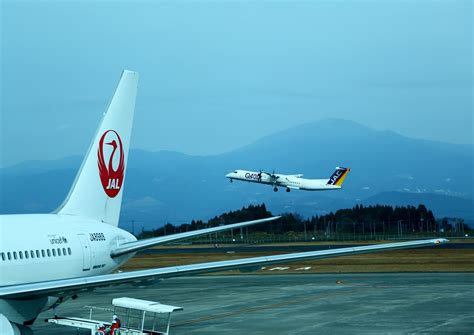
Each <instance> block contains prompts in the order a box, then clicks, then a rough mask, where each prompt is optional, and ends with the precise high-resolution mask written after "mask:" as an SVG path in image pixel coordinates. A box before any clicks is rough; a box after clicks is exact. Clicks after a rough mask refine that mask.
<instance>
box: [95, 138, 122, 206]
mask: <svg viewBox="0 0 474 335" xmlns="http://www.w3.org/2000/svg"><path fill="white" fill-rule="evenodd" d="M107 135H108V136H107ZM106 137H107V138H108V140H109V142H106V143H104V141H105V138H106ZM117 142H118V144H117ZM105 145H110V146H111V147H112V153H111V154H110V156H109V161H108V164H107V165H106V163H105V158H104V147H105ZM117 149H119V153H117ZM116 154H118V155H120V156H117V157H118V164H117V163H116V161H117V159H115V160H114V158H115V157H116V156H115V155H116ZM114 163H115V164H114ZM97 164H98V166H99V176H100V181H101V183H102V187H103V188H104V191H105V193H106V194H107V195H108V196H109V197H110V198H115V197H116V196H117V194H119V192H120V190H121V189H122V184H123V175H124V171H125V162H124V155H123V147H122V140H121V139H120V136H119V134H117V132H116V131H115V130H107V131H106V132H105V133H104V134H103V135H102V137H101V138H100V141H99V149H98V150H97ZM114 165H116V166H117V168H116V169H114Z"/></svg>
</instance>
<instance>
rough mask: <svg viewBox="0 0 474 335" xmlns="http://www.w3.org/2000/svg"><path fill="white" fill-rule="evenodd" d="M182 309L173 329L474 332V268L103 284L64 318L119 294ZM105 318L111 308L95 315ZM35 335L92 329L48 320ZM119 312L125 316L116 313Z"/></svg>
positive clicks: (67, 308)
mask: <svg viewBox="0 0 474 335" xmlns="http://www.w3.org/2000/svg"><path fill="white" fill-rule="evenodd" d="M123 296H126V297H134V298H140V299H147V300H154V301H159V302H161V303H164V304H170V305H174V306H181V307H184V311H182V312H176V313H174V314H173V319H172V327H171V334H382V333H384V334H387V333H388V334H392V333H437V334H445V333H451V334H452V333H457V334H472V333H473V330H474V274H473V273H407V274H400V273H396V274H340V275H333V274H305V275H238V276H197V277H183V278H176V279H167V280H164V281H162V282H161V283H159V284H157V285H155V286H152V287H147V288H138V287H130V286H118V287H114V288H107V289H99V290H96V291H95V292H93V293H89V294H87V295H83V296H81V297H80V298H79V299H77V300H75V301H67V302H66V303H64V304H63V305H62V306H61V307H59V308H58V310H57V313H58V315H60V316H82V317H86V316H87V315H88V310H86V309H84V308H83V306H85V305H94V306H100V307H110V302H111V299H112V298H114V297H123ZM97 315H98V316H101V317H98V319H103V320H108V319H109V318H110V315H111V314H110V313H99V314H97ZM51 316H52V312H47V313H43V314H41V315H40V317H39V318H38V321H37V323H36V324H35V327H33V330H34V331H35V334H39V335H47V334H48V335H49V334H62V335H69V334H70V335H73V334H87V333H86V332H82V333H81V332H79V333H78V332H76V330H74V329H72V328H70V329H69V328H65V327H60V326H53V325H46V324H44V323H43V322H42V321H41V320H42V319H44V318H46V317H51ZM119 316H120V315H119Z"/></svg>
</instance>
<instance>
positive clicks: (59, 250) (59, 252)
mask: <svg viewBox="0 0 474 335" xmlns="http://www.w3.org/2000/svg"><path fill="white" fill-rule="evenodd" d="M58 256H61V249H60V248H58Z"/></svg>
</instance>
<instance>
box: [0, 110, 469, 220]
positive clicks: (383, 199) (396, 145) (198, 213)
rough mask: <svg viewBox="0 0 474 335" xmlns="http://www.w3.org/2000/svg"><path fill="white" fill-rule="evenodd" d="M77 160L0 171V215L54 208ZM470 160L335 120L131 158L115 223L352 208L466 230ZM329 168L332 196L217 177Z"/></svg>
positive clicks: (454, 149) (457, 151) (311, 173)
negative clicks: (390, 210) (422, 212)
mask: <svg viewBox="0 0 474 335" xmlns="http://www.w3.org/2000/svg"><path fill="white" fill-rule="evenodd" d="M243 131H245V130H243ZM151 140H152V139H151ZM216 140H218V139H216ZM81 161H82V157H79V156H71V157H67V158H64V159H60V160H54V161H28V162H23V163H21V164H17V165H14V166H11V167H7V168H3V169H0V197H1V198H0V212H1V213H30V212H49V211H52V210H54V209H55V208H56V207H58V206H59V205H60V203H61V201H62V200H63V198H64V197H65V196H66V195H67V192H68V191H69V188H70V186H71V183H72V182H73V180H74V177H75V174H76V173H77V170H78V168H79V166H80V164H81ZM473 162H474V146H473V145H469V144H466V145H460V144H448V143H442V142H434V141H426V140H419V139H413V138H408V137H405V136H402V135H400V134H397V133H395V132H392V131H378V130H374V129H371V128H368V127H365V126H362V125H360V124H358V123H355V122H352V121H346V120H338V119H329V120H323V121H319V122H314V123H308V124H304V125H301V126H298V127H293V128H289V129H287V130H284V131H281V132H277V133H274V134H272V135H269V136H266V137H263V138H261V139H260V140H258V141H256V142H254V143H252V144H250V145H246V146H243V147H241V148H239V149H237V150H234V151H231V152H228V153H225V154H220V155H213V156H189V155H185V154H181V153H178V152H170V151H158V152H148V151H143V150H131V152H130V157H129V160H128V165H129V166H128V171H127V177H126V178H127V179H126V185H125V190H124V192H125V193H124V197H123V209H122V216H121V225H122V226H123V227H125V228H130V227H131V222H132V220H133V221H134V222H135V227H146V228H150V227H154V226H158V225H162V224H164V223H167V222H170V223H173V224H176V223H184V222H189V221H190V220H192V219H202V220H207V219H209V218H211V217H213V216H215V215H218V214H220V213H222V212H225V211H229V210H233V209H237V208H240V207H243V206H247V205H248V204H251V203H252V204H259V203H263V202H264V203H265V204H266V205H267V207H268V208H269V210H271V211H272V212H273V213H274V214H278V213H283V212H296V213H299V214H300V215H303V216H312V215H318V214H325V213H328V212H330V211H335V210H337V209H340V208H347V207H352V206H354V205H356V204H364V205H370V204H376V203H379V204H389V205H407V204H410V205H415V206H417V205H418V204H419V203H424V204H425V205H426V206H427V207H428V208H430V209H432V210H433V212H434V214H435V215H436V216H437V217H444V216H448V217H460V218H463V219H465V220H466V222H468V223H473V222H474V203H473V188H474V187H473V184H474V179H473ZM336 166H346V167H350V168H351V172H350V174H349V176H348V177H347V179H346V181H345V183H344V188H343V189H342V190H338V191H326V192H305V191H296V190H292V191H291V192H290V193H287V192H285V191H284V190H283V189H281V190H280V191H279V192H273V191H272V188H271V187H270V186H264V185H255V184H250V183H245V182H233V183H229V181H228V180H227V179H226V178H225V177H224V175H225V174H226V173H228V172H230V171H232V170H235V169H246V170H255V171H259V170H264V171H269V172H272V171H275V172H277V173H288V174H297V173H302V174H304V175H305V178H329V176H330V175H331V173H332V172H333V170H334V168H335V167H336Z"/></svg>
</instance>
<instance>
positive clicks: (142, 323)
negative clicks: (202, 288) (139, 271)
mask: <svg viewBox="0 0 474 335" xmlns="http://www.w3.org/2000/svg"><path fill="white" fill-rule="evenodd" d="M112 305H113V306H114V309H104V308H97V307H94V306H86V307H87V308H89V318H88V319H82V318H77V317H54V318H51V319H47V320H46V321H47V322H49V323H52V324H57V325H62V326H67V327H74V328H76V329H88V330H90V331H91V335H109V334H110V335H168V334H170V326H171V314H172V313H173V312H175V311H181V310H183V308H182V307H176V306H170V305H164V304H160V303H159V302H155V301H148V300H141V299H134V298H127V297H123V298H116V299H113V300H112ZM96 309H101V310H108V311H110V312H113V315H117V316H118V317H119V318H120V320H121V325H120V327H119V328H118V329H117V330H115V331H112V332H111V331H110V329H111V325H112V324H111V322H107V321H101V320H94V319H93V318H92V314H93V311H94V310H96ZM160 325H161V327H162V328H164V330H159V327H160ZM101 326H104V327H103V330H101V328H102V327H101Z"/></svg>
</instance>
